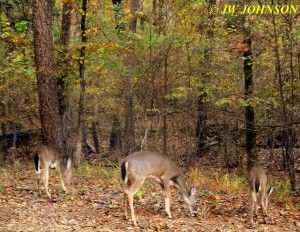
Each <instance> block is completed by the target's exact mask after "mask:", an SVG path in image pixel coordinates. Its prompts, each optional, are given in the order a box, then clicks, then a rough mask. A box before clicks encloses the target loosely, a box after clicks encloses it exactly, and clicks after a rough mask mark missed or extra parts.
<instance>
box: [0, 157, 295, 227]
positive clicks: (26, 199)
mask: <svg viewBox="0 0 300 232" xmlns="http://www.w3.org/2000/svg"><path fill="white" fill-rule="evenodd" d="M97 169H98V171H97V172H95V167H94V168H91V167H90V166H88V165H85V166H84V168H82V169H81V170H79V171H75V181H74V185H73V186H72V187H69V189H70V191H69V193H68V194H67V195H65V194H62V193H61V190H62V189H61V186H60V181H59V179H58V177H57V174H56V173H55V172H54V171H52V172H51V177H50V184H49V187H50V192H51V193H52V196H53V199H54V200H53V201H50V200H48V199H47V197H46V194H45V191H44V188H43V189H42V193H43V195H42V196H41V197H39V196H38V191H37V183H36V175H35V171H34V168H33V164H30V165H29V164H21V163H17V164H15V165H13V166H3V167H1V168H0V231H7V232H8V231H281V232H282V231H300V211H299V208H300V207H299V204H298V206H297V207H287V206H286V205H284V204H279V203H276V202H274V201H275V200H274V199H272V198H271V200H270V205H269V215H270V216H269V217H268V218H267V223H266V224H263V219H262V216H261V211H260V210H259V216H258V217H257V218H255V224H254V226H252V227H250V226H249V224H248V223H247V220H248V211H249V207H248V196H247V194H241V195H236V196H232V195H226V194H223V195H215V194H212V193H205V192H204V191H203V189H198V192H197V202H198V203H199V208H198V213H199V214H198V216H197V217H191V216H190V215H189V212H188V209H187V206H186V204H185V203H184V202H183V200H182V197H181V196H180V195H179V194H178V191H177V190H176V189H173V190H172V216H173V219H168V218H167V216H166V214H165V213H164V203H163V198H162V193H161V191H160V189H159V187H158V185H156V184H153V182H151V181H146V183H145V184H144V186H143V188H142V191H143V192H142V194H141V195H142V197H140V198H138V197H136V198H135V200H134V201H135V203H134V206H135V212H136V217H137V221H138V224H139V227H133V226H132V225H131V222H130V220H128V221H126V220H124V218H123V215H124V212H123V193H122V184H121V182H120V177H119V176H120V174H119V168H118V167H100V166H99V168H97ZM295 205H297V204H295Z"/></svg>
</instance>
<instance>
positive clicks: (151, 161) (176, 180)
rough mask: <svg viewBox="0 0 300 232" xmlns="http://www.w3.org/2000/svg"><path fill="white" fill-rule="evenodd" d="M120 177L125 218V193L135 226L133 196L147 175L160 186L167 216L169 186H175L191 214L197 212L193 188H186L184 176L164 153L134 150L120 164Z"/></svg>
mask: <svg viewBox="0 0 300 232" xmlns="http://www.w3.org/2000/svg"><path fill="white" fill-rule="evenodd" d="M121 174H122V179H123V181H124V183H125V189H124V212H125V218H127V208H126V207H127V204H126V195H127V197H128V202H129V206H130V210H131V218H132V222H133V224H134V225H135V226H136V225H137V222H136V219H135V214H134V209H133V196H134V195H135V194H136V193H137V191H138V190H139V188H140V187H141V186H142V184H143V183H144V181H145V179H146V178H147V177H152V178H154V179H155V180H156V181H157V182H158V183H159V184H160V186H161V188H162V191H163V194H164V197H165V210H166V213H167V215H168V217H169V218H172V216H171V210H170V197H171V196H170V186H171V185H173V186H175V187H176V188H177V189H178V190H179V192H180V193H181V194H182V195H183V198H184V201H185V202H186V203H187V205H188V207H189V210H190V212H191V214H192V216H195V215H196V214H197V205H196V201H195V198H194V195H195V192H196V190H195V188H194V187H193V188H191V189H188V187H187V185H186V183H185V181H184V178H183V176H182V174H181V172H180V170H179V168H178V166H177V165H176V163H175V162H174V161H173V160H171V159H170V158H168V157H167V156H165V155H162V154H159V153H157V152H151V151H141V152H135V153H132V154H130V155H129V156H127V157H126V158H125V159H124V160H123V161H122V164H121Z"/></svg>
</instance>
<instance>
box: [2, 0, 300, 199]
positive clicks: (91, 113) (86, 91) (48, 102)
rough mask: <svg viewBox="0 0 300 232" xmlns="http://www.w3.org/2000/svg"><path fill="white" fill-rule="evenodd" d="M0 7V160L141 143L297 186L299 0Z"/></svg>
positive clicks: (82, 155)
mask: <svg viewBox="0 0 300 232" xmlns="http://www.w3.org/2000/svg"><path fill="white" fill-rule="evenodd" d="M228 6H237V9H236V11H235V12H233V9H232V8H230V9H229V8H226V7H228ZM247 6H254V7H256V8H255V9H258V7H260V8H259V9H262V7H263V6H269V8H267V7H266V8H264V9H265V11H264V12H262V10H257V11H255V12H254V11H251V9H248V11H246V12H245V13H242V12H243V9H244V7H247ZM275 6H282V8H280V10H281V11H280V10H278V12H277V11H276V8H275ZM225 9H227V10H228V11H227V12H224V11H225ZM253 9H254V8H253ZM272 9H273V10H272ZM0 20H1V22H0V54H1V56H0V96H1V97H0V99H1V101H0V123H1V129H0V132H1V135H0V136H1V156H0V159H1V160H0V165H12V163H13V162H14V161H16V160H26V159H30V160H31V159H32V151H33V148H34V147H35V146H36V145H37V144H40V143H44V144H47V145H54V146H55V147H56V149H57V150H58V151H59V152H60V154H62V156H66V157H72V159H73V160H74V163H75V167H76V168H77V169H79V168H80V167H81V165H82V163H83V162H84V161H85V160H88V161H89V162H92V160H99V162H101V161H102V160H104V159H107V160H109V161H110V162H112V163H113V164H114V165H119V162H120V160H122V159H123V158H124V157H125V156H126V155H128V154H130V153H131V152H133V151H141V150H152V151H159V152H161V153H164V154H165V155H168V156H171V157H173V158H174V159H175V160H176V161H177V163H178V164H179V166H183V167H187V168H200V169H201V168H207V167H209V168H208V169H214V168H217V169H225V171H226V172H227V171H228V172H231V170H233V169H234V170H235V169H237V170H250V168H251V167H252V166H253V165H255V164H257V163H261V164H263V165H264V166H265V167H266V168H267V169H268V170H269V173H273V174H274V175H276V173H277V175H281V174H282V173H283V174H284V175H286V176H287V177H288V180H289V181H288V183H289V185H288V189H289V194H290V195H293V196H296V197H297V194H299V173H300V150H299V144H300V141H299V123H300V104H299V98H300V5H299V2H298V0H282V1H273V0H226V1H225V0H177V1H172V0H54V1H53V0H0ZM278 173H281V174H278ZM118 178H119V177H118ZM200 191H201V190H200Z"/></svg>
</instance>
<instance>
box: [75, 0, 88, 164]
mask: <svg viewBox="0 0 300 232" xmlns="http://www.w3.org/2000/svg"><path fill="white" fill-rule="evenodd" d="M86 12H87V0H82V15H81V24H80V26H81V43H82V47H81V49H80V60H79V77H80V96H79V110H78V121H77V139H76V151H75V167H79V166H80V163H81V160H82V158H83V157H82V129H83V128H82V123H83V117H84V115H83V113H84V99H85V85H86V83H85V77H84V72H85V49H86V42H87V38H86Z"/></svg>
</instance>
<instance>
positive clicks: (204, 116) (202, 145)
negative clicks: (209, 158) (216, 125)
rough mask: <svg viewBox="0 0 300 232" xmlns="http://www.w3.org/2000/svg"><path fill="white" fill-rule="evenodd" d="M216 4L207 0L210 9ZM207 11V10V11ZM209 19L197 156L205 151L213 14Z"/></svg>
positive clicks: (200, 96)
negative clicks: (206, 90) (207, 87)
mask: <svg viewBox="0 0 300 232" xmlns="http://www.w3.org/2000/svg"><path fill="white" fill-rule="evenodd" d="M214 4H216V0H210V1H209V7H208V9H210V6H211V5H214ZM208 13H209V12H208ZM209 19H210V21H211V25H210V28H209V29H208V31H207V40H209V42H210V45H209V46H207V47H206V48H205V50H204V67H205V70H204V80H202V83H203V87H202V89H200V93H199V95H198V99H197V100H198V101H197V103H198V116H197V125H196V137H197V138H198V141H197V151H196V154H197V156H199V157H203V156H204V155H205V153H206V147H205V145H206V129H207V126H206V121H207V103H206V97H207V96H206V93H205V86H206V84H207V82H208V81H209V79H210V75H209V73H210V69H211V63H210V62H211V56H212V44H211V42H212V39H213V27H214V24H213V15H212V14H209Z"/></svg>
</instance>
